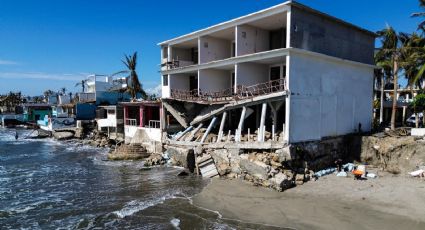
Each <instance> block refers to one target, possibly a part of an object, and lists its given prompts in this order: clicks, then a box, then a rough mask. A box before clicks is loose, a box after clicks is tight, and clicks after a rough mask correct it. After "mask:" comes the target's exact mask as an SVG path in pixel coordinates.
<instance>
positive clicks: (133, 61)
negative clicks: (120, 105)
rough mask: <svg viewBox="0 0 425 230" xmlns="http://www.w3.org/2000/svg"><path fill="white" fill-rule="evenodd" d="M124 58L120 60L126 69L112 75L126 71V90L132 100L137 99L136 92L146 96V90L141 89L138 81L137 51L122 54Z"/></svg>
mask: <svg viewBox="0 0 425 230" xmlns="http://www.w3.org/2000/svg"><path fill="white" fill-rule="evenodd" d="M124 57H125V60H122V63H124V65H125V66H126V67H127V70H123V71H120V72H118V73H115V74H114V75H117V74H121V73H128V74H129V76H128V78H127V91H128V92H129V93H130V95H131V98H132V100H133V101H134V100H136V99H137V93H140V94H141V96H142V98H143V99H146V98H147V94H146V92H145V91H144V90H143V88H142V85H141V84H140V82H139V77H138V76H137V72H136V65H137V52H134V54H133V55H124Z"/></svg>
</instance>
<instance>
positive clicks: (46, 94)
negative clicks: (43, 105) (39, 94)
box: [43, 89, 55, 101]
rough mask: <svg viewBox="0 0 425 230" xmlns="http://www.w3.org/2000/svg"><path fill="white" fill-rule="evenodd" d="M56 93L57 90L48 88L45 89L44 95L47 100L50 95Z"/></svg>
mask: <svg viewBox="0 0 425 230" xmlns="http://www.w3.org/2000/svg"><path fill="white" fill-rule="evenodd" d="M54 93H55V92H53V90H50V89H48V90H46V91H44V93H43V95H44V98H45V99H46V101H47V100H48V99H49V97H50V96H52V95H53V94H54Z"/></svg>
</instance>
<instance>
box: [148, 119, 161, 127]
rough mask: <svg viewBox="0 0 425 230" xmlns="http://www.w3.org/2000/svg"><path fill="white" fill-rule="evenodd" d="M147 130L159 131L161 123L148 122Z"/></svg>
mask: <svg viewBox="0 0 425 230" xmlns="http://www.w3.org/2000/svg"><path fill="white" fill-rule="evenodd" d="M149 128H154V129H160V128H161V121H157V120H150V121H149Z"/></svg>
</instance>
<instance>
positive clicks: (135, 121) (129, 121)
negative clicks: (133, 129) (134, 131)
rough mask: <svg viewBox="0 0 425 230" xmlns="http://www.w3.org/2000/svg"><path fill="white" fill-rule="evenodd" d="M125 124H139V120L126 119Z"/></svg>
mask: <svg viewBox="0 0 425 230" xmlns="http://www.w3.org/2000/svg"><path fill="white" fill-rule="evenodd" d="M125 125H128V126H137V120H136V119H125Z"/></svg>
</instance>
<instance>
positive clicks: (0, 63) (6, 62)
mask: <svg viewBox="0 0 425 230" xmlns="http://www.w3.org/2000/svg"><path fill="white" fill-rule="evenodd" d="M17 64H18V63H17V62H14V61H9V60H3V59H0V65H17Z"/></svg>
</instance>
